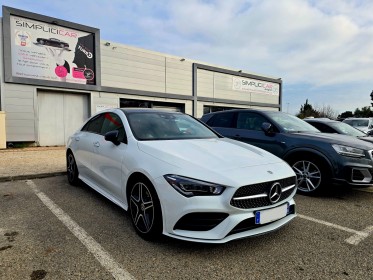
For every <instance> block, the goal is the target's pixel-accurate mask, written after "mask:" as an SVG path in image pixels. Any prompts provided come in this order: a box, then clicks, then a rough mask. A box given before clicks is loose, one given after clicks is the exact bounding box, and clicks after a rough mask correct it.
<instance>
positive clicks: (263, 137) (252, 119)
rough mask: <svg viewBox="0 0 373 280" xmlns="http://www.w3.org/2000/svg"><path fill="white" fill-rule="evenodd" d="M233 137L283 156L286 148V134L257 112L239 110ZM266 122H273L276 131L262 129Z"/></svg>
mask: <svg viewBox="0 0 373 280" xmlns="http://www.w3.org/2000/svg"><path fill="white" fill-rule="evenodd" d="M235 120H236V124H235V129H234V136H233V138H234V139H236V140H239V141H242V142H245V143H248V144H251V145H254V146H257V147H259V148H262V149H264V150H266V151H268V152H270V153H272V154H275V155H277V156H280V157H281V156H282V155H283V154H284V152H285V149H286V141H285V139H284V136H283V135H282V134H281V133H279V131H278V130H277V128H276V127H275V126H274V125H273V124H272V123H271V121H270V120H269V119H268V118H266V117H265V116H263V115H261V114H258V113H256V112H247V111H242V112H237V117H236V118H235ZM264 122H267V123H271V124H272V126H273V129H274V133H270V134H268V133H265V132H264V131H263V130H262V124H263V123H264Z"/></svg>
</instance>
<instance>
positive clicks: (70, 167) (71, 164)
mask: <svg viewBox="0 0 373 280" xmlns="http://www.w3.org/2000/svg"><path fill="white" fill-rule="evenodd" d="M75 166H76V165H75V159H74V156H73V155H72V154H69V155H68V156H67V176H68V178H69V182H73V181H74V180H75V176H76V167H75Z"/></svg>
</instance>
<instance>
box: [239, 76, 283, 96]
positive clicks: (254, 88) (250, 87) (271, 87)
mask: <svg viewBox="0 0 373 280" xmlns="http://www.w3.org/2000/svg"><path fill="white" fill-rule="evenodd" d="M232 82H233V83H232V89H233V90H237V91H247V92H250V93H259V94H268V95H274V96H279V95H280V85H279V84H276V83H271V82H266V81H260V80H254V79H248V78H240V77H233V80H232Z"/></svg>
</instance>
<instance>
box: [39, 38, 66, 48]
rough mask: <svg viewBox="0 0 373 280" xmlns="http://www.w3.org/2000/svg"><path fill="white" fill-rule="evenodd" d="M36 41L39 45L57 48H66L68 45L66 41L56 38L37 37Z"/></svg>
mask: <svg viewBox="0 0 373 280" xmlns="http://www.w3.org/2000/svg"><path fill="white" fill-rule="evenodd" d="M36 42H37V43H38V44H40V45H44V46H51V47H57V48H68V47H69V44H68V43H66V42H64V41H62V40H59V39H56V38H49V39H45V38H37V39H36Z"/></svg>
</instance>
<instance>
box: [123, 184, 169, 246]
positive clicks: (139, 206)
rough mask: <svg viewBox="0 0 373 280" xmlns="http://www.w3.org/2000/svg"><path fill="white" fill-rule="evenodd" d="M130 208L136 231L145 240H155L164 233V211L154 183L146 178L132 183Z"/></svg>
mask: <svg viewBox="0 0 373 280" xmlns="http://www.w3.org/2000/svg"><path fill="white" fill-rule="evenodd" d="M129 200H130V201H129V210H130V214H131V220H132V224H133V226H134V228H135V230H136V232H137V233H138V234H139V235H140V236H141V237H142V238H143V239H145V240H155V239H157V238H158V237H159V236H160V234H161V233H162V211H161V206H160V202H159V199H158V196H157V194H156V192H155V190H154V187H153V185H152V184H151V183H150V182H149V181H148V180H145V179H141V180H136V181H135V183H133V184H132V186H131V189H130V197H129Z"/></svg>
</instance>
